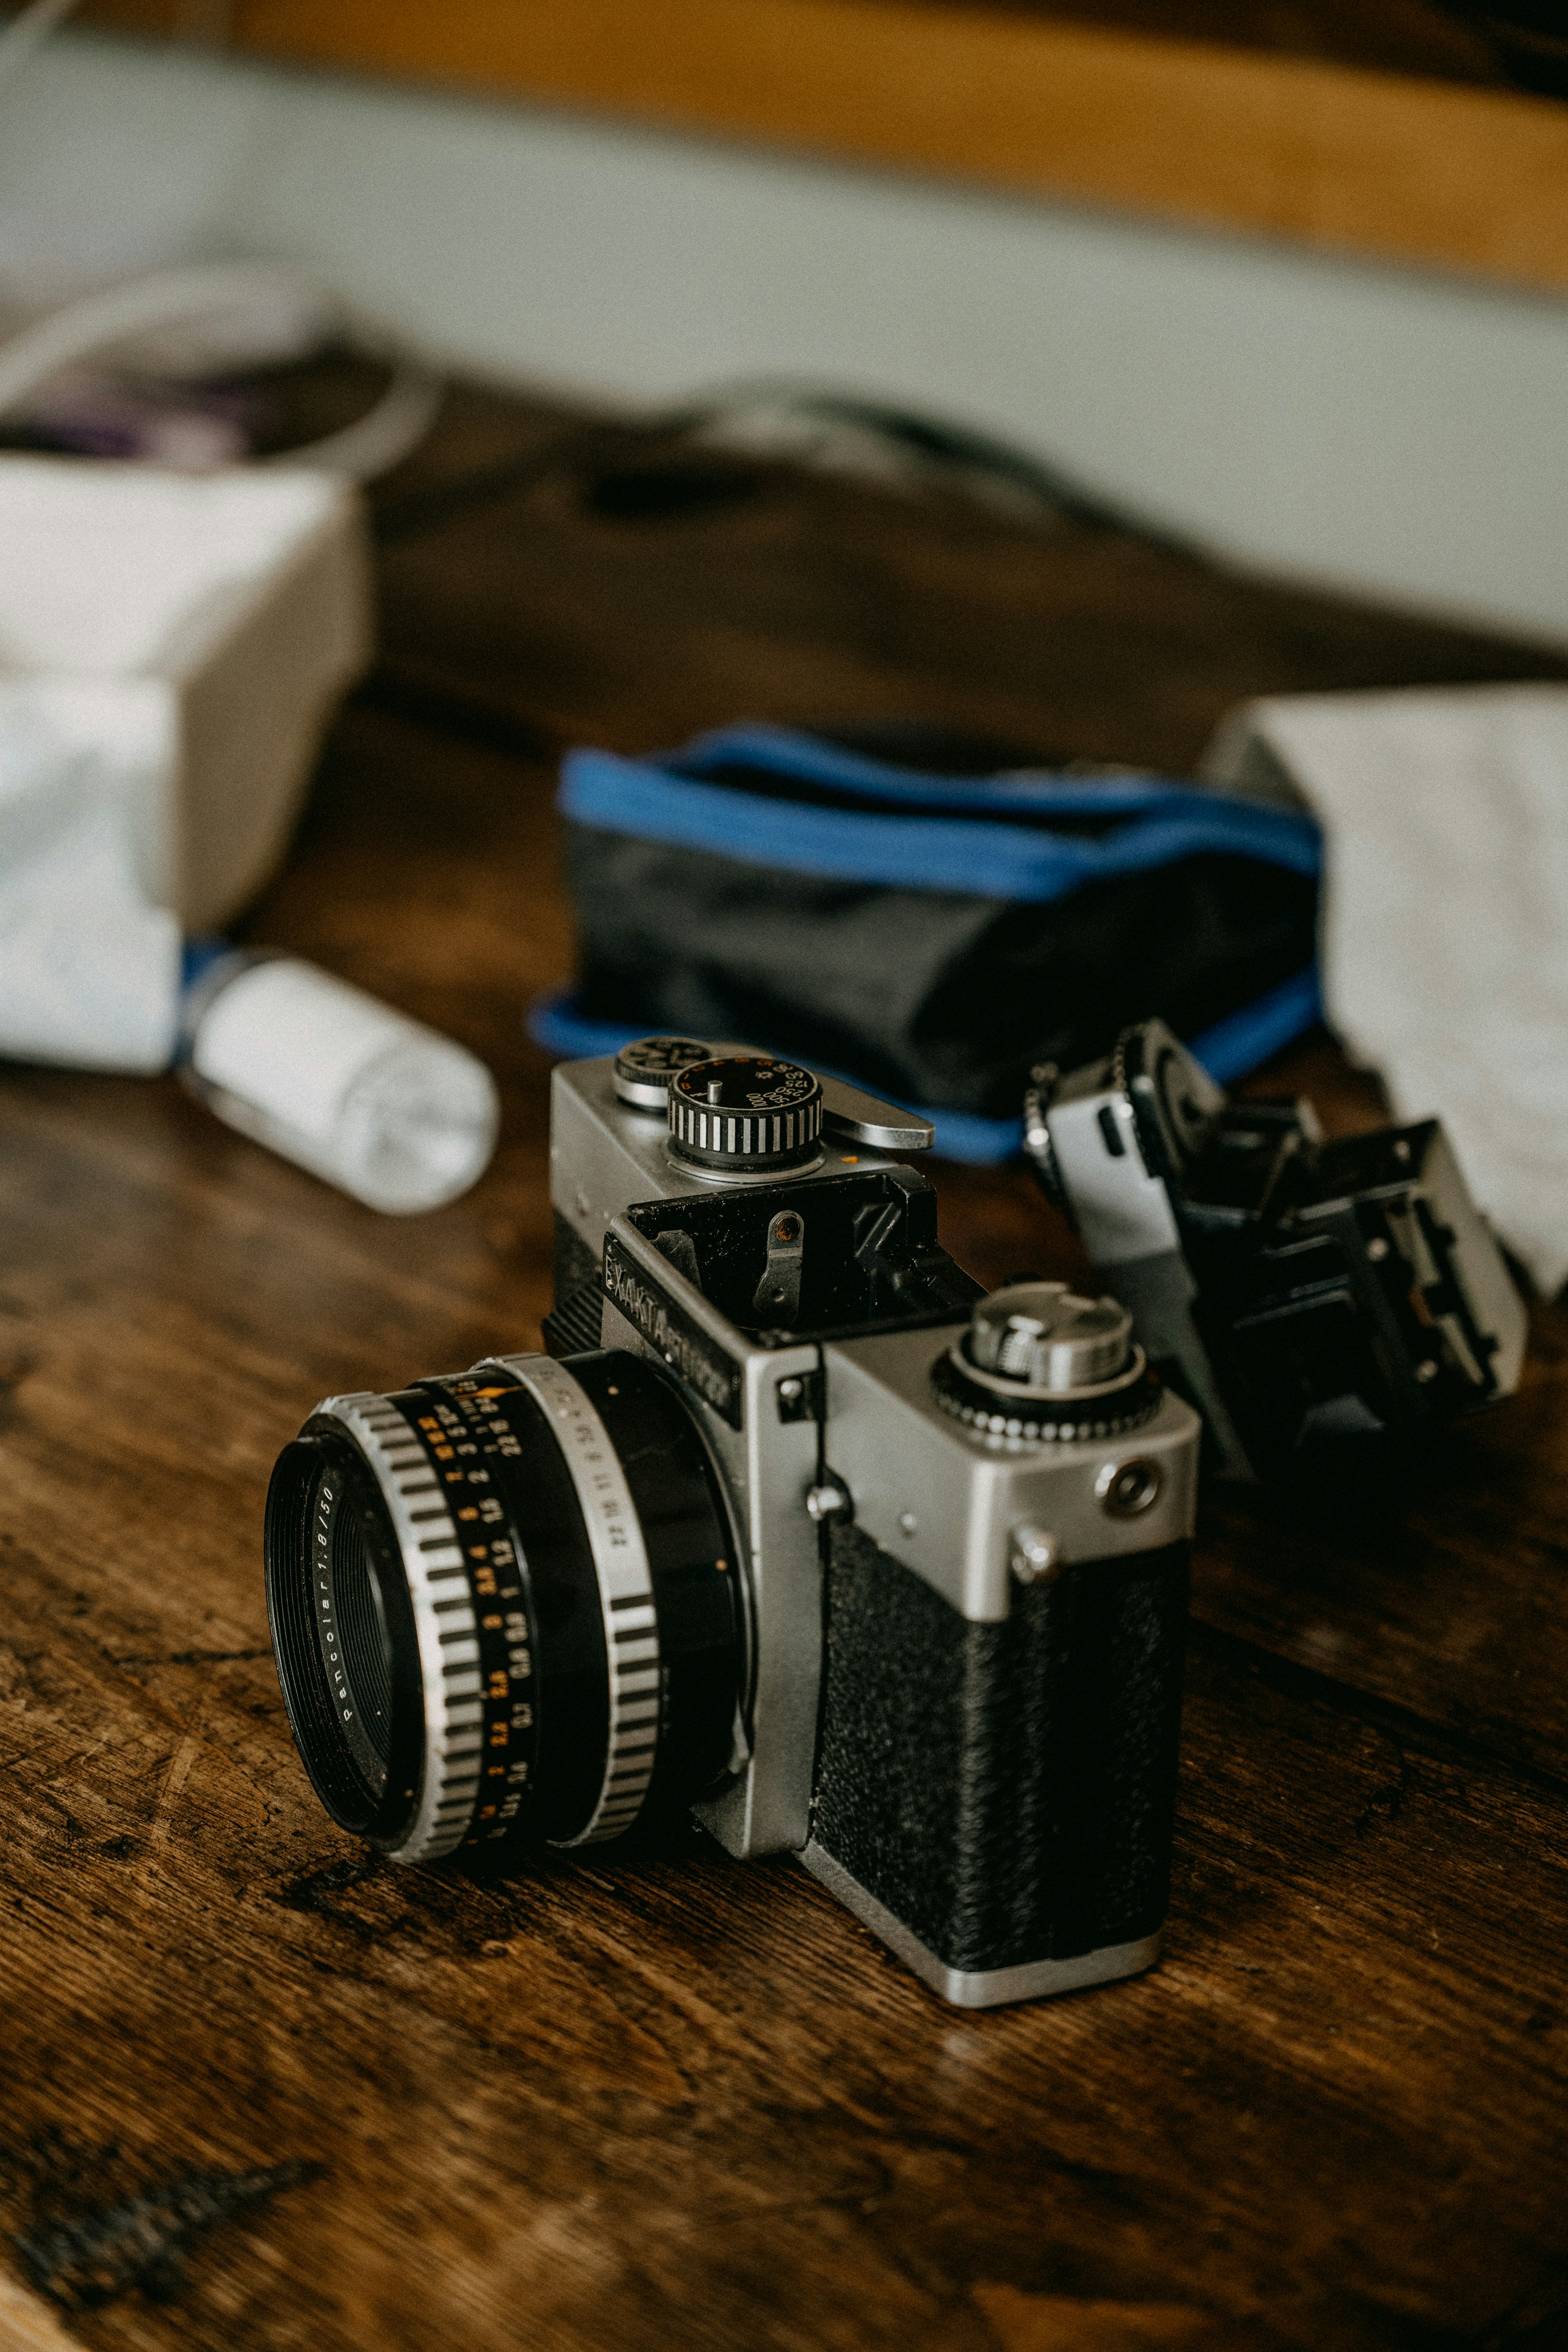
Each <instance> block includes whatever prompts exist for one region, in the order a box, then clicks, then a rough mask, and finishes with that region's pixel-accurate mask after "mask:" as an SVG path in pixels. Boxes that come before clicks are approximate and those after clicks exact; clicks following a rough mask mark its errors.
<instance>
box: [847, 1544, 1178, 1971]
mask: <svg viewBox="0 0 1568 2352" xmlns="http://www.w3.org/2000/svg"><path fill="white" fill-rule="evenodd" d="M1186 1606H1187V1547H1186V1545H1185V1544H1173V1545H1171V1546H1168V1547H1167V1548H1166V1549H1163V1550H1160V1551H1150V1552H1139V1553H1133V1554H1131V1555H1129V1556H1128V1557H1127V1558H1125V1559H1119V1560H1099V1561H1092V1562H1086V1563H1084V1564H1083V1565H1081V1566H1078V1567H1070V1568H1068V1569H1067V1570H1064V1572H1063V1573H1062V1574H1061V1575H1060V1576H1059V1577H1058V1579H1057V1580H1055V1581H1054V1582H1052V1583H1048V1584H1041V1585H1036V1586H1034V1587H1032V1588H1028V1589H1023V1588H1020V1589H1018V1590H1016V1591H1015V1592H1014V1595H1013V1607H1012V1613H1011V1615H1010V1616H1008V1617H1007V1618H1006V1619H1005V1620H1004V1621H1002V1622H999V1623H991V1624H980V1623H974V1622H971V1621H970V1620H969V1619H966V1618H964V1617H962V1616H960V1615H959V1613H958V1612H957V1611H956V1610H955V1609H954V1608H952V1606H951V1604H950V1603H949V1602H948V1601H944V1600H943V1599H942V1596H941V1594H940V1593H938V1592H936V1591H933V1590H932V1589H931V1586H930V1585H928V1584H926V1583H925V1582H924V1581H923V1580H921V1578H919V1577H917V1576H915V1575H914V1574H912V1572H911V1571H910V1570H908V1569H906V1568H905V1567H903V1565H902V1564H901V1563H900V1561H898V1560H896V1559H892V1558H891V1557H890V1556H889V1554H888V1553H887V1552H885V1551H883V1550H881V1549H879V1547H878V1546H877V1545H876V1544H875V1543H873V1542H872V1541H871V1540H870V1538H868V1537H867V1536H865V1535H863V1534H862V1533H861V1532H860V1531H859V1529H858V1528H854V1527H852V1526H851V1527H847V1528H835V1529H834V1531H833V1534H832V1538H831V1547H830V1563H829V1570H828V1578H827V1654H826V1687H825V1697H824V1715H823V1727H822V1743H821V1748H820V1753H819V1759H818V1780H817V1790H816V1819H815V1826H814V1830H813V1835H814V1837H815V1838H816V1842H817V1843H818V1844H819V1845H821V1846H824V1847H825V1848H826V1851H827V1852H828V1853H830V1854H832V1855H833V1856H834V1857H835V1858H836V1859H837V1861H838V1862H840V1863H841V1864H843V1866H844V1867H845V1869H846V1870H847V1871H849V1872H850V1873H851V1874H852V1875H853V1876H854V1877H855V1878H857V1879H858V1881H859V1883H860V1885H862V1886H864V1887H865V1888H866V1889H867V1890H868V1893H870V1894H872V1895H875V1896H876V1898H877V1900H878V1901H879V1903H881V1904H883V1905H885V1906H886V1907H887V1908H888V1909H889V1911H891V1912H893V1913H894V1914H895V1915H896V1916H898V1917H899V1918H900V1920H902V1921H903V1922H904V1924H905V1925H906V1926H907V1927H910V1929H911V1930H912V1931H913V1933H914V1934H915V1935H916V1936H918V1937H919V1938H920V1940H921V1943H923V1944H924V1945H925V1946H926V1947H927V1948H928V1949H929V1950H931V1951H932V1952H934V1953H935V1954H936V1955H937V1956H938V1958H941V1959H942V1960H943V1961H944V1962H946V1964H947V1965H948V1966H949V1967H950V1968H953V1969H965V1970H986V1969H1007V1968H1016V1967H1020V1966H1022V1965H1024V1964H1026V1963H1027V1962H1030V1961H1035V1960H1045V1959H1069V1958H1074V1957H1076V1956H1077V1955H1078V1954H1079V1953H1083V1952H1089V1951H1095V1950H1098V1949H1100V1948H1102V1947H1104V1946H1107V1945H1114V1944H1124V1943H1130V1942H1131V1941H1133V1940H1134V1939H1136V1938H1138V1937H1144V1936H1147V1935H1150V1934H1152V1932H1153V1931H1154V1929H1155V1928H1157V1927H1159V1925H1160V1923H1161V1921H1162V1920H1163V1917H1164V1914H1165V1904H1166V1897H1167V1893H1168V1888H1169V1881H1170V1855H1171V1831H1172V1821H1173V1811H1174V1804H1175V1785H1176V1749H1177V1739H1178V1733H1179V1728H1180V1717H1181V1696H1182V1657H1183V1645H1184V1633H1185V1624H1186Z"/></svg>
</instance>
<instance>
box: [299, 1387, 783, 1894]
mask: <svg viewBox="0 0 1568 2352" xmlns="http://www.w3.org/2000/svg"><path fill="white" fill-rule="evenodd" d="M266 1550H267V1586H268V1611H269V1613H270V1616H271V1620H272V1625H273V1635H274V1649H275V1654H276V1657H277V1662H278V1672H279V1682H280V1684H281V1685H282V1690H283V1696H284V1702H285V1705H286V1706H287V1708H288V1711H289V1722H290V1725H291V1727H292V1728H293V1731H294V1736H295V1739H296V1741H297V1743H298V1745H299V1748H300V1754H301V1756H302V1758H303V1759H304V1762H305V1766H306V1769H307V1770H308V1771H309V1773H310V1778H311V1780H312V1782H313V1783H314V1785H315V1788H316V1790H317V1793H318V1794H319V1795H320V1796H321V1800H322V1801H323V1803H324V1804H325V1805H326V1806H327V1809H328V1811H330V1812H331V1814H332V1815H333V1817H334V1819H336V1820H337V1821H339V1822H342V1825H343V1826H344V1827H345V1828H347V1829H351V1830H353V1831H355V1832H359V1833H360V1834H362V1835H364V1836H366V1837H368V1838H369V1839H370V1840H371V1842H372V1843H373V1844H374V1845H375V1846H377V1847H378V1848H379V1849H380V1850H381V1851H382V1852H384V1853H387V1854H389V1855H391V1856H392V1857H393V1858H394V1859H395V1860H398V1861H405V1862H427V1861H432V1860H434V1859H436V1858H437V1856H438V1855H440V1854H443V1853H450V1852H452V1851H453V1850H454V1849H455V1848H457V1847H458V1846H462V1845H472V1844H476V1843H479V1842H481V1841H484V1842H489V1841H494V1840H499V1839H505V1838H508V1837H515V1838H516V1839H518V1840H519V1841H520V1842H525V1841H531V1840H533V1839H543V1840H546V1841H549V1842H550V1843H555V1844H559V1845H575V1844H584V1843H594V1842H597V1841H600V1840H603V1839H607V1838H612V1837H616V1836H619V1835H621V1834H622V1833H623V1832H626V1830H628V1829H630V1828H631V1827H632V1826H633V1824H634V1823H635V1822H637V1821H639V1820H640V1819H642V1818H643V1817H644V1816H645V1814H647V1813H648V1812H649V1811H659V1810H662V1809H663V1808H664V1805H665V1802H666V1801H667V1800H668V1801H675V1802H678V1803H687V1802H689V1801H690V1800H691V1799H692V1798H693V1797H694V1796H697V1795H699V1794H700V1793H701V1791H702V1790H703V1789H704V1788H706V1787H708V1786H710V1785H711V1784H712V1783H713V1782H714V1781H715V1780H717V1779H718V1778H719V1776H720V1775H721V1772H722V1770H723V1769H724V1768H725V1767H726V1765H727V1764H728V1763H729V1761H730V1759H731V1751H732V1748H733V1745H734V1738H735V1729H736V1719H737V1710H738V1705H739V1701H740V1697H741V1690H742V1620H743V1612H742V1595H741V1591H740V1569H739V1559H738V1553H737V1549H736V1546H735V1543H734V1541H733V1538H732V1536H731V1532H730V1528H729V1522H728V1517H727V1512H726V1507H725V1504H724V1500H723V1493H722V1487H721V1483H720V1481H719V1478H718V1475H717V1474H716V1472H715V1471H714V1469H713V1467H712V1465H711V1464H710V1460H709V1457H708V1454H707V1451H706V1447H705V1444H704V1442H703V1440H702V1438H701V1436H700V1433H699V1432H698V1430H697V1428H696V1425H695V1423H693V1421H692V1419H691V1416H690V1413H689V1411H688V1409H687V1407H686V1406H685V1404H684V1403H683V1402H682V1401H681V1399H680V1397H679V1392H678V1391H677V1390H676V1389H675V1387H674V1384H673V1383H672V1382H671V1381H669V1380H668V1377H667V1376H666V1375H665V1374H664V1373H662V1372H661V1371H660V1370H658V1368H657V1367H655V1366H653V1365H650V1364H648V1363H647V1362H646V1361H644V1360H642V1359H641V1358H638V1357H634V1356H630V1355H623V1354H620V1353H618V1352H605V1351H595V1352H594V1353H593V1354H590V1355H584V1356H579V1357H576V1358H574V1359H572V1360H569V1361H568V1362H562V1363H558V1362H556V1361H555V1360H552V1358H550V1357H547V1356H517V1357H508V1358H505V1359H500V1360H495V1361H492V1362H489V1363H485V1364H481V1365H479V1367H477V1368H476V1370H474V1371H472V1372H469V1373H466V1374H464V1375H462V1376H461V1377H459V1378H447V1379H437V1380H429V1381H419V1382H418V1383H416V1385H415V1386H414V1387H412V1388H409V1389H406V1390H403V1391H398V1392H397V1393H395V1394H394V1395H390V1396H369V1395H367V1396H354V1397H337V1398H332V1399H330V1400H329V1401H328V1402H327V1403H326V1404H324V1405H322V1406H321V1408H320V1410H319V1411H318V1412H316V1413H315V1414H313V1415H312V1417H311V1419H310V1421H309V1422H308V1423H307V1424H306V1426H305V1428H304V1430H303V1431H302V1432H301V1433H300V1437H299V1438H298V1439H297V1440H296V1441H295V1443H294V1444H292V1445H290V1446H289V1447H288V1448H287V1449H286V1450H285V1452H284V1454H283V1455H282V1456H281V1458H280V1459H279V1464H278V1466H277V1469H276V1471H275V1472H274V1474H273V1480H272V1487H271V1491H270V1493H269V1496H268V1517H267V1538H266Z"/></svg>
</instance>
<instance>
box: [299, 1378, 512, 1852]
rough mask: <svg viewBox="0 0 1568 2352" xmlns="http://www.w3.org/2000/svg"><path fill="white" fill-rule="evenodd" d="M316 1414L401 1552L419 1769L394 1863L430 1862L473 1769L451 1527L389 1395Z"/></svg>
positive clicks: (476, 1756) (470, 1672)
mask: <svg viewBox="0 0 1568 2352" xmlns="http://www.w3.org/2000/svg"><path fill="white" fill-rule="evenodd" d="M315 1417H316V1418H317V1419H321V1420H330V1421H335V1422H337V1423H339V1424H340V1425H341V1426H342V1428H343V1429H344V1430H346V1431H347V1432H348V1433H349V1434H350V1436H351V1437H352V1438H353V1442H354V1444H355V1445H356V1446H357V1447H358V1448H359V1450H360V1452H361V1453H362V1454H363V1456H364V1459H365V1461H366V1462H367V1463H368V1465H370V1468H371V1471H372V1473H373V1474H374V1478H375V1482H376V1485H377V1486H378V1487H379V1488H380V1490H381V1496H382V1499H383V1501H384V1503H385V1505H386V1508H387V1513H388V1516H389V1517H390V1518H391V1520H392V1525H393V1530H394V1532H395V1536H396V1538H397V1543H398V1548H399V1550H400V1551H401V1553H402V1556H403V1567H404V1572H405V1576H406V1579H407V1583H408V1596H409V1600H410V1601H411V1602H412V1604H413V1610H414V1624H415V1630H416V1634H417V1637H418V1643H419V1676H420V1682H421V1685H422V1686H423V1691H424V1702H425V1767H424V1773H423V1777H422V1779H421V1781H420V1786H419V1794H418V1803H417V1807H416V1811H415V1815H414V1819H413V1821H412V1822H411V1823H410V1825H409V1828H408V1832H407V1834H406V1835H405V1837H404V1838H403V1839H402V1840H401V1842H400V1843H399V1844H398V1846H397V1848H396V1850H395V1854H394V1855H393V1859H394V1860H395V1861H397V1862H434V1861H436V1860H437V1858H438V1857H439V1856H440V1855H442V1854H444V1853H451V1852H452V1849H453V1848H454V1846H457V1845H459V1844H460V1843H462V1840H463V1837H464V1835H465V1833H466V1832H467V1830H468V1824H469V1822H470V1821H471V1820H472V1818H473V1812H474V1807H475V1804H476V1802H477V1801H478V1797H479V1775H480V1769H481V1764H482V1756H481V1749H482V1745H483V1740H482V1723H483V1716H484V1708H483V1704H482V1700H481V1697H480V1677H479V1639H478V1635H479V1627H478V1624H477V1622H476V1621H475V1617H474V1612H473V1604H472V1601H471V1598H470V1593H469V1584H468V1571H467V1569H466V1566H465V1563H464V1559H463V1553H462V1549H461V1547H460V1546H459V1544H458V1531H457V1528H456V1527H455V1526H454V1524H453V1521H452V1517H451V1513H450V1511H449V1510H448V1508H447V1500H446V1497H445V1496H444V1495H443V1494H442V1491H441V1486H440V1484H439V1481H438V1480H437V1476H436V1473H435V1470H434V1468H433V1467H432V1465H431V1463H430V1459H429V1456H428V1454H426V1450H425V1447H424V1445H423V1444H421V1442H420V1439H419V1436H418V1433H417V1432H416V1431H415V1430H413V1429H411V1428H410V1426H409V1424H408V1423H407V1421H406V1420H405V1417H404V1415H403V1414H402V1413H401V1412H399V1410H398V1408H397V1407H396V1405H395V1404H394V1403H393V1402H392V1400H391V1399H390V1397H384V1396H376V1395H373V1394H371V1393H369V1392H362V1393H360V1394H358V1395H355V1396H339V1397H328V1398H327V1399H326V1401H325V1402H324V1403H322V1404H321V1405H319V1406H318V1407H317V1409H316V1415H315Z"/></svg>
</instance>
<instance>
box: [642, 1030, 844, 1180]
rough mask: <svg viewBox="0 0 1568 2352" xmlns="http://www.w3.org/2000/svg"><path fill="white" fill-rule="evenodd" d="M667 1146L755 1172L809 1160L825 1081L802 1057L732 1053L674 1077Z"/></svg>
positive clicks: (696, 1159) (709, 1163) (697, 1163)
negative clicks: (805, 1065) (782, 1059)
mask: <svg viewBox="0 0 1568 2352" xmlns="http://www.w3.org/2000/svg"><path fill="white" fill-rule="evenodd" d="M668 1101H669V1114H668V1115H669V1150H670V1156H671V1158H672V1159H675V1160H685V1161H686V1162H688V1163H689V1165H690V1166H691V1167H694V1168H707V1169H713V1170H717V1171H725V1170H730V1171H736V1172H745V1173H747V1174H751V1173H752V1172H755V1173H759V1174H761V1173H764V1172H766V1171H769V1170H773V1169H777V1170H779V1171H784V1170H786V1169H790V1168H797V1167H801V1166H804V1165H805V1162H806V1161H808V1160H815V1159H816V1154H817V1150H818V1141H817V1139H818V1138H819V1136H820V1135H821V1133H822V1088H821V1087H820V1086H819V1085H818V1084H817V1082H816V1078H815V1077H814V1076H813V1075H812V1073H811V1072H810V1071H809V1070H806V1069H803V1068H802V1067H801V1066H800V1064H799V1063H798V1062H780V1061H775V1060H773V1058H772V1056H771V1055H762V1054H730V1055H718V1056H715V1057H714V1058H712V1059H711V1060H709V1061H706V1062H695V1063H693V1064H692V1065H691V1066H689V1068H687V1069H683V1070H680V1071H679V1072H677V1073H676V1075H675V1076H673V1077H672V1078H671V1080H670V1082H669V1096H668Z"/></svg>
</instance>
